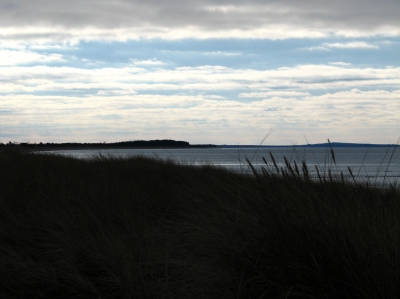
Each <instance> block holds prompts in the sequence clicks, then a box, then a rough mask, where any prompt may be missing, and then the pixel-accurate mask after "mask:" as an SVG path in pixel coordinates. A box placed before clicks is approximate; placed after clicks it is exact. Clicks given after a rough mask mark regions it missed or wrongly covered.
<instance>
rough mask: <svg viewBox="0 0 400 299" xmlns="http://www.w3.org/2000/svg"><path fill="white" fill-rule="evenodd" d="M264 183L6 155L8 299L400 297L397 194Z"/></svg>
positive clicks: (111, 160)
mask: <svg viewBox="0 0 400 299" xmlns="http://www.w3.org/2000/svg"><path fill="white" fill-rule="evenodd" d="M249 167H250V166H249ZM296 168H297V170H296ZM290 169H292V170H290ZM254 171H255V173H254V175H245V174H238V173H233V172H230V171H228V170H225V169H220V168H216V167H213V166H210V165H208V166H203V167H195V166H191V165H182V164H177V163H174V162H173V161H162V160H160V159H149V158H144V157H132V158H129V159H122V158H115V157H104V156H98V157H97V158H96V159H92V160H90V161H84V160H77V159H74V158H69V157H62V156H55V155H50V154H30V153H20V152H18V151H7V152H0V240H1V242H0V277H1V278H2V279H1V280H0V297H1V298H351V299H354V298H399V297H400V287H399V286H400V274H399V270H400V267H399V265H400V258H399V255H400V237H399V236H400V226H399V215H400V205H399V199H400V191H399V190H398V189H397V188H387V189H379V188H373V187H366V186H363V185H357V184H355V183H351V181H343V182H342V181H340V180H339V181H336V180H332V181H331V180H330V179H324V180H322V179H321V181H313V180H311V179H308V178H307V175H306V173H307V169H306V168H304V167H302V166H301V165H299V166H294V165H293V166H291V165H290V164H289V165H287V167H286V169H282V171H283V174H282V173H280V174H274V173H273V172H271V171H268V170H266V169H264V171H258V170H255V169H254ZM299 173H301V174H302V175H298V174H299Z"/></svg>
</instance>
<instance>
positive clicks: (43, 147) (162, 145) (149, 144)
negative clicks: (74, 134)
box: [0, 140, 399, 152]
mask: <svg viewBox="0 0 400 299" xmlns="http://www.w3.org/2000/svg"><path fill="white" fill-rule="evenodd" d="M397 146H399V144H370V143H346V142H331V143H317V144H302V145H297V144H292V145H229V144H222V145H215V144H189V142H186V141H175V140H150V141H123V142H116V143H7V144H0V151H2V150H12V149H14V150H21V151H29V152H30V151H42V152H45V151H46V152H47V151H64V150H120V149H148V150H151V149H210V148H215V149H244V148H256V149H257V148H330V147H332V148H360V147H370V148H371V147H373V148H382V147H397Z"/></svg>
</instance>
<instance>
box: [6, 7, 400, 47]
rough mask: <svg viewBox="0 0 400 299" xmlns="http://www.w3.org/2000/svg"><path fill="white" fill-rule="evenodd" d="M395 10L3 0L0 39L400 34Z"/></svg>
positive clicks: (397, 8) (399, 23)
mask: <svg viewBox="0 0 400 299" xmlns="http://www.w3.org/2000/svg"><path fill="white" fill-rule="evenodd" d="M399 15H400V6H399V5H398V0H385V1H383V2H377V1H367V2H366V1H364V0H353V1H347V0H338V1H328V0H323V1H321V0H318V1H317V0H302V1H290V0H282V1H273V0H250V1H245V2H237V1H235V2H234V1H228V2H227V1H223V0H207V1H186V0H171V1H158V0H157V1H156V0H148V1H139V0H115V1H95V0H87V1H78V0H68V1H66V0H59V1H57V2H54V1H42V2H41V3H40V5H38V4H37V3H36V2H34V1H28V2H27V1H25V0H12V1H11V0H5V1H2V2H1V3H0V28H1V31H0V32H1V33H0V39H3V40H21V41H23V40H25V41H26V40H53V41H54V40H57V41H64V40H80V39H87V40H93V39H103V40H108V39H111V40H127V39H135V38H163V39H179V38H200V39H202V38H268V39H284V38H302V37H326V36H331V35H332V34H333V35H337V36H346V37H360V36H377V35H389V36H399V35H400V20H399V18H398V16H399Z"/></svg>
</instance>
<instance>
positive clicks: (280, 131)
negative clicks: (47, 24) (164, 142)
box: [0, 89, 400, 144]
mask: <svg viewBox="0 0 400 299" xmlns="http://www.w3.org/2000/svg"><path fill="white" fill-rule="evenodd" d="M399 99H400V90H394V91H386V90H371V91H361V90H359V89H352V90H348V91H340V92H334V93H327V94H324V95H320V96H318V95H304V96H300V97H296V98H293V97H288V98H287V97H279V96H275V97H272V98H269V99H265V100H260V101H252V102H240V101H235V100H229V99H224V100H221V99H220V98H214V97H211V96H210V97H208V96H203V95H196V96H187V95H177V94H172V95H141V94H136V95H132V96H121V95H118V96H114V97H112V98H110V97H104V96H98V95H95V96H90V97H87V98H81V97H68V96H33V95H11V96H10V95H8V96H0V111H4V113H2V117H1V118H0V126H1V128H2V130H1V132H0V141H3V142H6V141H8V140H7V139H6V138H7V136H10V134H11V135H12V134H15V135H13V136H17V137H16V138H18V141H26V140H36V141H39V140H43V141H50V142H51V141H85V142H88V141H94V142H98V141H104V132H108V134H107V136H108V139H107V141H119V140H130V139H151V138H160V136H171V138H176V139H184V140H189V141H190V142H193V143H197V142H205V143H208V142H213V143H218V144H222V143H230V144H236V143H237V141H238V140H240V141H241V144H246V143H250V144H256V143H259V142H260V140H261V139H262V135H263V133H264V132H267V131H268V130H269V129H270V128H271V127H274V128H275V132H276V134H274V136H271V138H270V139H271V140H272V142H271V143H272V144H290V141H293V138H300V139H301V138H302V136H303V134H306V135H307V137H308V138H309V141H310V142H322V141H323V140H326V138H327V136H329V137H330V138H331V140H340V141H349V142H350V141H351V142H363V141H364V142H365V141H366V140H367V139H366V136H368V138H373V140H375V142H384V143H385V142H386V143H389V142H393V140H395V139H396V136H397V134H398V123H399V121H400V116H399V114H398V113H397V111H400V101H399ZM38 102H40V103H41V105H37V103H38ZM360 107H362V108H360ZM105 111H106V112H105ZM101 132H103V133H101ZM133 132H134V133H133ZM289 132H290V134H289ZM355 132H356V133H355ZM382 132H385V134H382ZM311 135H312V136H311ZM71 136H73V137H71ZM112 136H114V137H112ZM194 136H195V137H194ZM293 136H295V137H293ZM310 136H311V137H310ZM71 138H74V140H71Z"/></svg>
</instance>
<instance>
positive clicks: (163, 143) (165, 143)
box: [0, 139, 216, 148]
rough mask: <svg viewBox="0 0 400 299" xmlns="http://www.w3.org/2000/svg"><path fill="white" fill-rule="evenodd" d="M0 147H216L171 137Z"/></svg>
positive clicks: (5, 146)
mask: <svg viewBox="0 0 400 299" xmlns="http://www.w3.org/2000/svg"><path fill="white" fill-rule="evenodd" d="M0 147H3V148H13V147H23V148H60V147H62V148H80V147H84V148H88V147H90V148H121V147H174V148H206V147H216V145H213V144H189V142H187V141H176V140H171V139H163V140H158V139H157V140H149V141H146V140H135V141H120V142H112V143H106V142H100V143H78V142H66V143H53V142H52V143H49V142H48V143H42V142H40V143H29V142H21V143H18V142H15V141H14V142H13V141H9V142H8V143H6V144H4V143H0Z"/></svg>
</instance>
